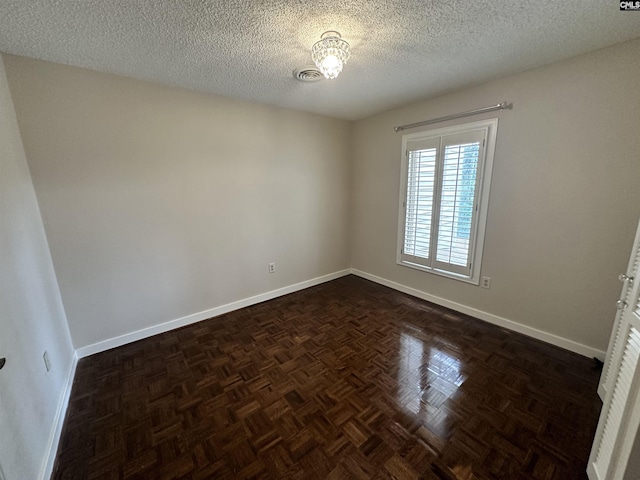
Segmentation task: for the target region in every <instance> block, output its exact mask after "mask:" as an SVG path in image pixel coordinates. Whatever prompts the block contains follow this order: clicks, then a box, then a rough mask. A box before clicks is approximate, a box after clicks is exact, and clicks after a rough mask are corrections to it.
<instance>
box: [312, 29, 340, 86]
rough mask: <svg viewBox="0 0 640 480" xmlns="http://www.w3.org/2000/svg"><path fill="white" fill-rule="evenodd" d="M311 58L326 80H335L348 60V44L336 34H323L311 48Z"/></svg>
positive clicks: (330, 32) (333, 32)
mask: <svg viewBox="0 0 640 480" xmlns="http://www.w3.org/2000/svg"><path fill="white" fill-rule="evenodd" d="M311 58H312V59H313V61H314V62H315V64H316V65H317V66H318V68H319V69H320V71H321V72H322V74H323V75H324V76H325V77H326V78H329V79H332V78H336V77H337V76H338V75H339V74H340V72H341V71H342V67H343V66H344V64H345V63H347V60H348V59H349V44H348V43H347V42H345V41H344V40H342V38H341V37H340V34H339V33H338V32H335V31H333V30H330V31H328V32H324V33H323V34H322V36H321V37H320V41H318V42H316V43H314V44H313V47H311Z"/></svg>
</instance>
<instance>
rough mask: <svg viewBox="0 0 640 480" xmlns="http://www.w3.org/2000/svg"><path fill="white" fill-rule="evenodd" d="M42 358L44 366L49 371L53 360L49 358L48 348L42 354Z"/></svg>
mask: <svg viewBox="0 0 640 480" xmlns="http://www.w3.org/2000/svg"><path fill="white" fill-rule="evenodd" d="M42 359H43V360H44V367H45V368H46V369H47V372H48V371H49V370H51V361H50V360H49V353H48V352H47V351H46V350H45V351H44V353H43V354H42Z"/></svg>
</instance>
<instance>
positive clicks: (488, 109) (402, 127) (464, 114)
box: [393, 102, 513, 132]
mask: <svg viewBox="0 0 640 480" xmlns="http://www.w3.org/2000/svg"><path fill="white" fill-rule="evenodd" d="M511 107H513V104H512V103H511V104H508V103H507V102H502V103H498V104H497V105H491V106H490V107H484V108H477V109H475V110H469V111H468V112H462V113H454V114H453V115H447V116H444V117H438V118H432V119H431V120H425V121H424V122H417V123H410V124H409V125H400V126H399V127H393V129H394V130H395V131H396V132H399V131H400V130H406V129H407V128H415V127H421V126H423V125H430V124H432V123H438V122H444V121H446V120H453V119H454V118H462V117H468V116H470V115H477V114H479V113H485V112H493V111H494V110H504V109H505V108H511Z"/></svg>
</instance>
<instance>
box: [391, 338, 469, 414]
mask: <svg viewBox="0 0 640 480" xmlns="http://www.w3.org/2000/svg"><path fill="white" fill-rule="evenodd" d="M415 330H416V331H415V332H414V328H413V327H411V328H407V329H406V331H405V332H403V333H401V334H400V364H399V368H398V396H397V401H398V403H399V404H400V406H401V407H402V408H403V409H404V410H405V411H406V412H407V413H412V414H414V415H421V416H424V417H425V420H426V419H427V418H428V417H429V416H430V415H436V414H437V413H438V409H439V408H440V407H441V406H442V404H443V403H444V402H445V401H446V400H447V399H448V398H449V397H450V396H451V395H452V394H453V393H454V392H455V391H456V390H457V389H458V388H459V387H460V386H461V385H462V383H463V382H464V380H465V377H464V376H463V375H462V374H461V372H460V369H461V362H460V360H459V359H458V358H456V357H455V356H453V355H451V354H450V353H448V352H447V351H446V350H445V348H437V347H434V346H430V345H429V344H427V343H426V342H425V341H424V340H423V339H421V338H420V336H421V335H420V331H419V329H415ZM429 343H432V342H429ZM425 351H426V352H425ZM427 352H428V353H427Z"/></svg>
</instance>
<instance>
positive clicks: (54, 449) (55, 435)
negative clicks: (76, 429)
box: [38, 352, 78, 480]
mask: <svg viewBox="0 0 640 480" xmlns="http://www.w3.org/2000/svg"><path fill="white" fill-rule="evenodd" d="M77 366H78V355H77V353H75V352H74V353H73V358H72V360H71V366H70V367H69V372H68V373H67V381H66V382H65V386H64V390H63V392H62V394H61V395H60V399H59V401H58V408H57V409H56V416H55V418H54V420H53V428H52V429H51V433H50V434H49V440H48V442H47V450H46V457H45V459H44V462H43V464H42V468H41V469H40V475H39V476H38V478H39V479H40V480H48V479H50V478H51V474H52V473H53V467H54V465H55V461H56V454H57V453H58V444H59V443H60V436H61V435H62V427H63V426H64V419H65V417H66V415H67V407H68V406H69V397H70V396H71V388H72V387H73V379H74V377H75V375H76V367H77Z"/></svg>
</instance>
